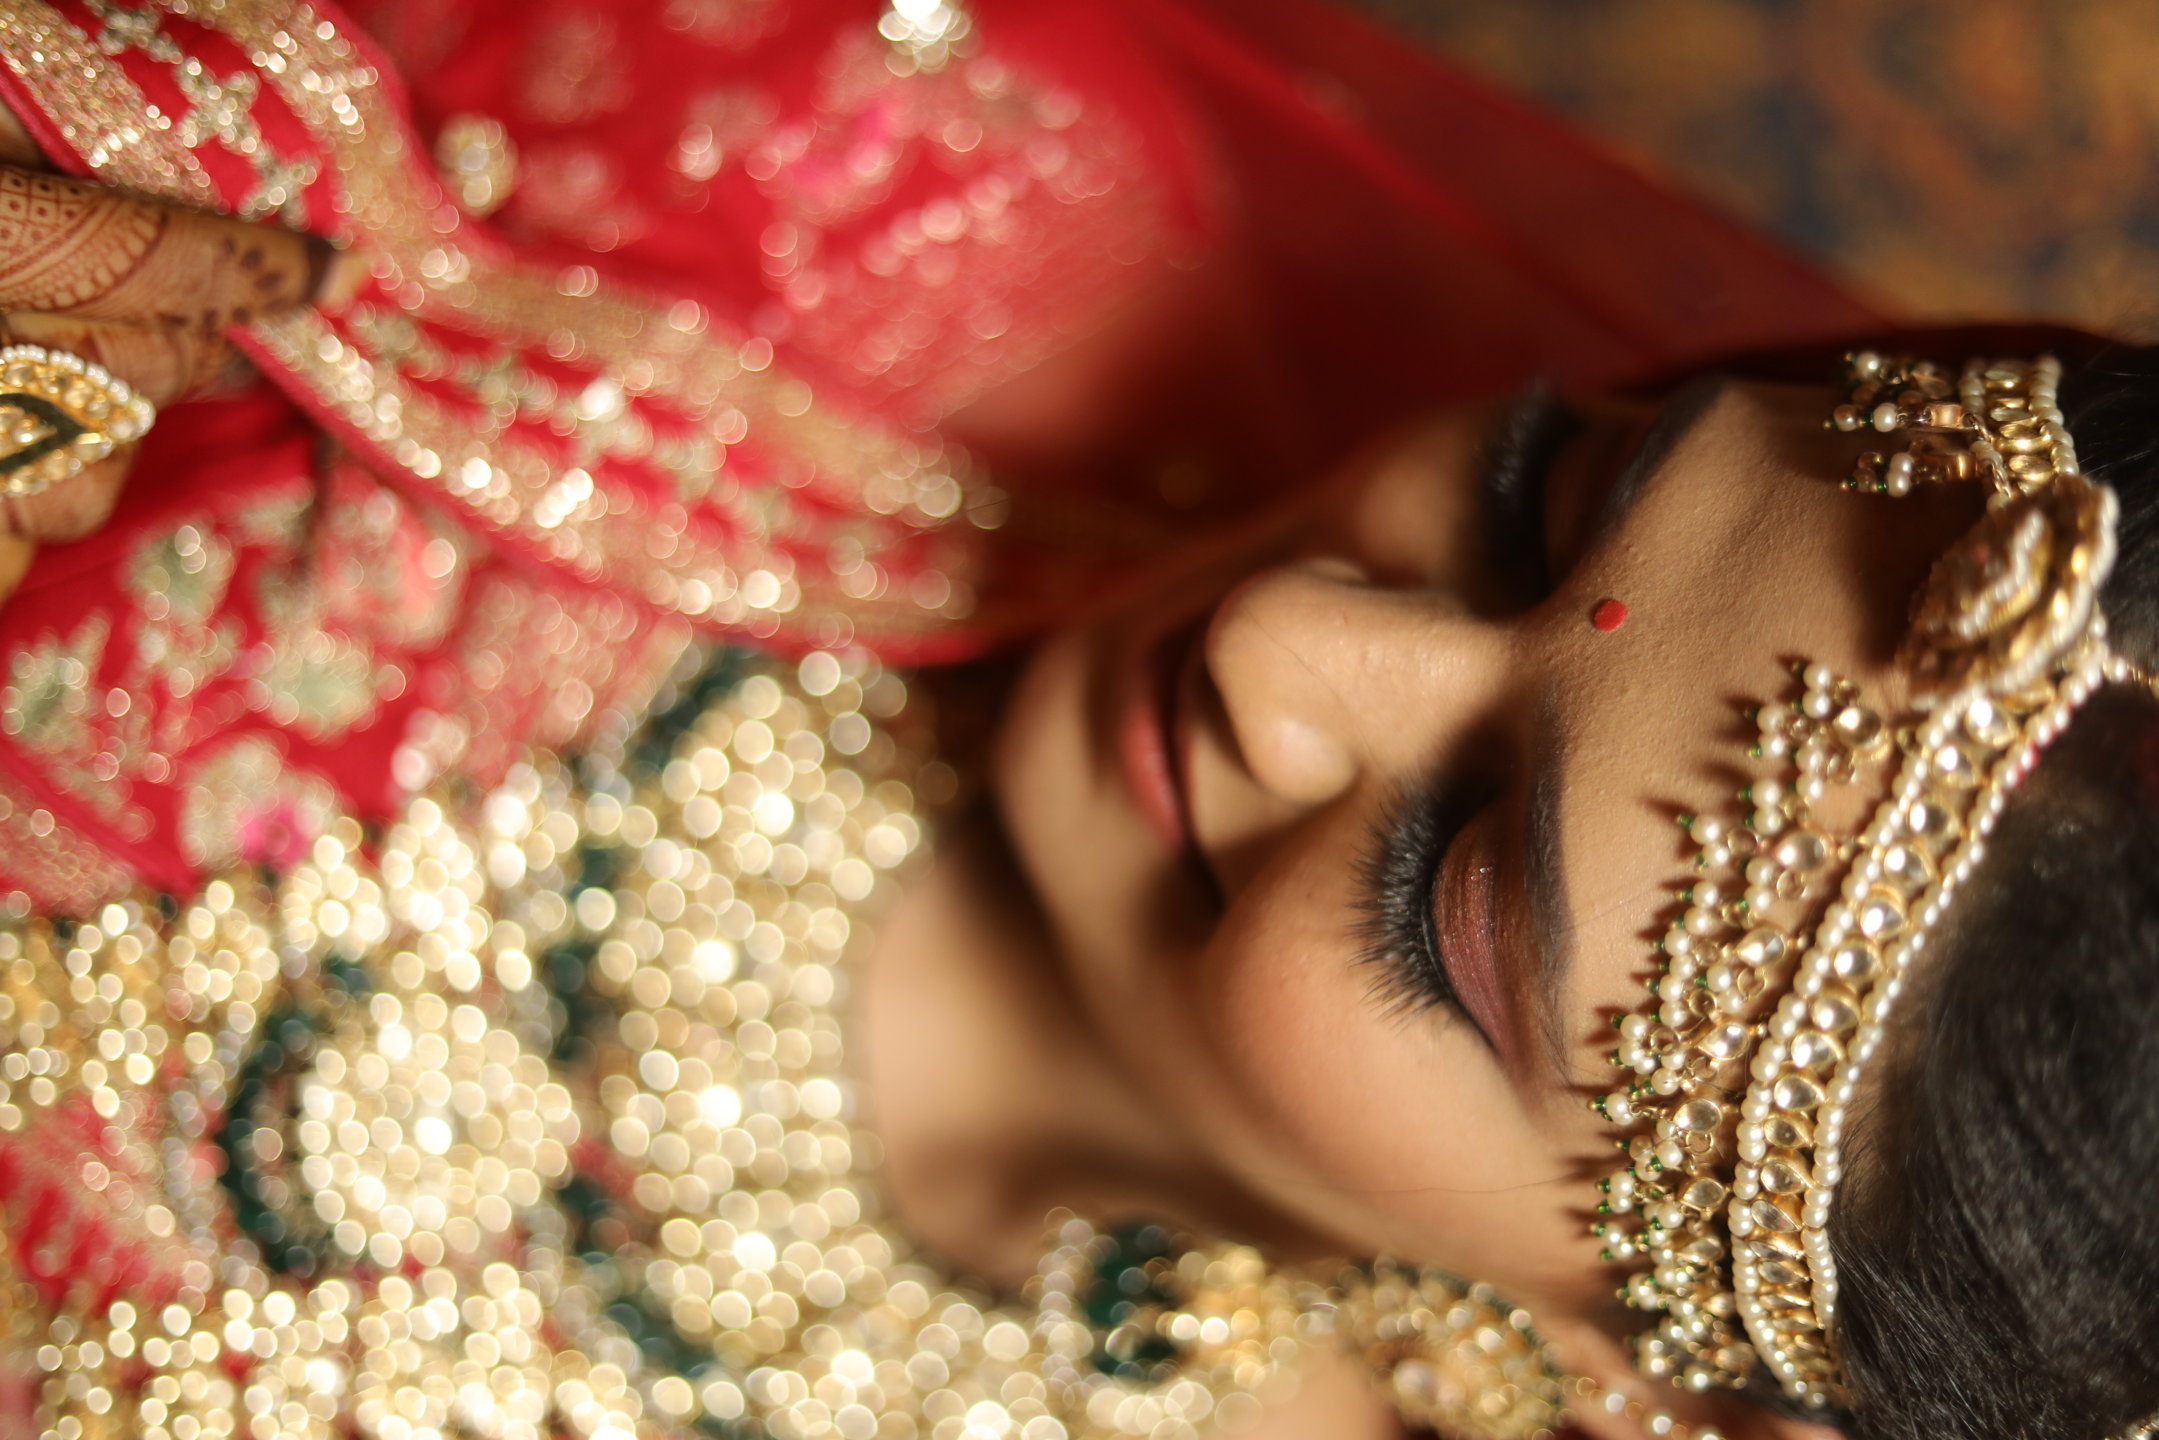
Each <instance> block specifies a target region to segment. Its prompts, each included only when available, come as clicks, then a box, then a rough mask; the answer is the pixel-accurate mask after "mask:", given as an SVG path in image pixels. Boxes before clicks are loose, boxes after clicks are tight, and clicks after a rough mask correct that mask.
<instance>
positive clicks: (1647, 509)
mask: <svg viewBox="0 0 2159 1440" xmlns="http://www.w3.org/2000/svg"><path fill="white" fill-rule="evenodd" d="M1831 403H1832V402H1831V397H1830V396H1829V395H1828V393H1827V391H1826V389H1819V388H1806V389H1799V388H1789V387H1777V386H1761V385H1752V384H1741V383H1736V382H1726V381H1723V380H1721V379H1718V378H1715V377H1710V378H1704V379H1701V380H1697V381H1694V382H1692V383H1690V384H1688V385H1686V386H1683V387H1681V388H1679V389H1678V390H1676V391H1675V392H1673V393H1672V394H1670V395H1668V396H1665V397H1662V398H1660V399H1659V400H1657V401H1654V402H1646V403H1639V404H1637V403H1630V402H1597V403H1594V404H1582V405H1577V406H1573V407H1569V408H1571V409H1572V410H1574V411H1575V412H1577V414H1578V421H1577V422H1576V423H1574V424H1570V423H1569V421H1568V416H1567V411H1566V410H1565V409H1560V408H1557V407H1555V406H1554V405H1552V404H1550V403H1546V402H1540V401H1539V400H1538V399H1537V398H1536V397H1524V398H1523V399H1521V400H1518V401H1516V402H1511V403H1510V404H1507V405H1502V406H1482V407H1476V408H1466V409H1462V410H1458V411H1454V412H1449V413H1447V414H1444V415H1441V416H1438V417H1436V418H1434V419H1433V420H1432V421H1430V422H1429V423H1427V424H1426V425H1424V426H1422V427H1421V428H1419V429H1418V430H1417V431H1416V432H1415V433H1413V434H1410V435H1408V436H1406V437H1402V438H1398V439H1397V440H1396V441H1394V442H1392V443H1391V444H1389V445H1387V446H1383V447H1381V448H1380V449H1378V450H1376V451H1375V452H1373V453H1372V454H1371V455H1370V456H1368V457H1367V458H1366V459H1365V460H1364V461H1361V462H1359V463H1357V464H1354V465H1352V466H1351V467H1349V471H1348V472H1347V473H1345V474H1344V475H1343V476H1342V477H1341V478H1340V479H1339V481H1338V482H1337V483H1335V484H1333V485H1331V486H1330V487H1328V488H1327V489H1326V490H1325V492H1324V493H1323V494H1322V495H1320V496H1318V497H1316V498H1315V500H1314V501H1313V502H1312V503H1310V504H1309V505H1306V506H1305V507H1303V508H1302V509H1301V511H1300V512H1299V513H1297V514H1296V515H1294V516H1290V517H1287V518H1286V519H1285V520H1284V521H1283V522H1282V523H1280V524H1278V525H1276V526H1274V527H1273V528H1272V529H1271V530H1270V532H1269V534H1268V535H1267V537H1266V538H1265V539H1264V540H1262V541H1261V542H1259V544H1258V545H1257V547H1256V549H1257V551H1258V552H1259V553H1260V558H1258V559H1257V560H1255V559H1254V558H1253V556H1254V550H1253V549H1247V550H1245V551H1244V552H1242V553H1241V554H1240V555H1238V556H1232V557H1222V558H1218V559H1216V560H1214V561H1210V562H1208V563H1204V564H1200V565H1196V566H1195V567H1194V569H1193V571H1192V573H1190V574H1188V575H1186V576H1185V577H1183V578H1182V579H1181V580H1180V581H1179V582H1177V583H1176V584H1172V585H1169V586H1166V587H1165V588H1164V589H1163V590H1161V591H1159V592H1157V593H1155V594H1151V595H1149V596H1147V597H1145V598H1144V599H1142V600H1140V601H1138V602H1136V603H1134V604H1132V605H1130V606H1127V607H1125V608H1123V609H1121V610H1119V611H1118V612H1116V613H1114V614H1111V615H1109V616H1108V617H1106V618H1104V619H1102V620H1100V621H1099V622H1098V623H1094V624H1090V625H1088V626H1086V627H1084V628H1080V629H1075V630H1073V631H1070V632H1068V633H1065V634H1062V635H1059V636H1057V637H1056V638H1054V639H1053V640H1052V641H1051V642H1050V643H1049V644H1047V645H1046V646H1045V647H1044V648H1043V649H1042V651H1041V652H1040V654H1039V655H1038V656H1037V657H1036V658H1035V659H1034V660H1033V661H1032V663H1031V664H1030V666H1029V669H1028V672H1027V674H1026V676H1025V678H1024V680H1023V681H1022V683H1021V686H1020V689H1019V693H1018V695H1017V696H1016V698H1015V701H1014V704H1013V706H1012V708H1011V711H1010V715H1009V718H1008V720H1007V722H1006V726H1005V729H1004V731H1003V733H1002V736H1001V738H1000V742H999V746H998V753H997V755H996V759H995V777H994V778H995V783H996V786H997V790H998V794H999V804H1000V808H1001V809H1002V811H1003V814H1004V817H1005V821H1006V824H1007V826H1008V828H1009V831H1010V834H1011V836H1012V838H1013V844H1014V848H1015V850H1016V852H1017V853H1018V856H1019V859H1020V863H1021V866H1022V868H1023V869H1024V871H1025V873H1026V874H1027V876H1028V877H1029V878H1030V880H1031V881H1032V883H1033V885H1034V887H1035V888H1036V890H1037V891H1038V893H1039V897H1040V900H1041V902H1042V905H1043V907H1044V909H1045V911H1046V913H1047V916H1048V921H1049V925H1050V929H1051V931H1052V935H1053V938H1054V940H1055V941H1056V943H1057V945H1058V947H1059V949H1060V951H1061V961H1062V963H1063V964H1064V965H1066V966H1067V967H1069V972H1070V982H1071V985H1072V987H1073V989H1074V990H1075V992H1076V993H1077V994H1078V996H1079V997H1080V1000H1081V1003H1082V1004H1083V1005H1084V1006H1085V1007H1086V1009H1087V1010H1088V1011H1089V1017H1088V1018H1089V1021H1090V1023H1091V1024H1092V1026H1093V1027H1094V1028H1095V1029H1096V1030H1097V1031H1098V1032H1099V1033H1100V1035H1101V1036H1102V1038H1103V1041H1104V1043H1105V1044H1107V1045H1108V1046H1109V1047H1111V1049H1112V1050H1113V1051H1114V1053H1115V1054H1116V1055H1117V1056H1118V1058H1119V1062H1120V1063H1121V1064H1122V1065H1123V1066H1124V1067H1125V1068H1126V1069H1127V1070H1129V1071H1130V1072H1131V1073H1133V1074H1134V1075H1136V1076H1138V1077H1139V1078H1140V1080H1141V1082H1142V1083H1143V1085H1145V1086H1146V1087H1147V1089H1148V1090H1149V1091H1150V1092H1151V1094H1152V1096H1153V1097H1154V1100H1155V1102H1156V1103H1157V1104H1159V1105H1161V1106H1162V1107H1164V1109H1165V1110H1166V1111H1167V1112H1168V1113H1169V1114H1170V1115H1171V1116H1173V1117H1174V1118H1175V1120H1176V1121H1177V1122H1179V1123H1180V1124H1181V1125H1182V1127H1183V1128H1184V1129H1185V1130H1186V1131H1187V1132H1188V1133H1189V1135H1190V1136H1191V1137H1192V1140H1193V1143H1195V1144H1196V1145H1198V1146H1201V1147H1203V1148H1204V1149H1205V1150H1206V1151H1207V1152H1208V1159H1209V1160H1210V1161H1211V1162H1212V1163H1214V1164H1215V1165H1218V1166H1220V1167H1221V1168H1223V1169H1224V1170H1226V1171H1227V1172H1228V1173H1230V1174H1231V1175H1233V1176H1234V1177H1235V1178H1236V1179H1237V1180H1238V1181H1239V1182H1240V1183H1241V1184H1242V1185H1243V1186H1245V1187H1247V1188H1248V1189H1249V1190H1250V1191H1251V1192H1252V1193H1253V1194H1254V1195H1255V1196H1257V1197H1258V1198H1260V1199H1263V1200H1264V1201H1266V1202H1267V1203H1268V1204H1270V1205H1272V1206H1273V1207H1276V1208H1277V1209H1278V1210H1280V1211H1283V1212H1287V1213H1289V1214H1291V1215H1294V1216H1297V1217H1300V1218H1301V1219H1302V1221H1303V1222H1304V1223H1305V1224H1306V1225H1308V1226H1309V1227H1310V1229H1311V1230H1312V1232H1313V1233H1314V1235H1315V1237H1317V1238H1320V1239H1321V1240H1323V1241H1324V1242H1325V1243H1329V1244H1332V1245H1334V1246H1337V1247H1339V1248H1340V1249H1342V1250H1344V1251H1347V1252H1350V1253H1374V1252H1388V1253H1393V1254H1396V1255H1401V1256H1405V1257H1409V1258H1413V1259H1415V1260H1417V1261H1420V1262H1423V1263H1427V1264H1432V1265H1437V1266H1440V1267H1443V1268H1446V1269H1450V1270H1454V1271H1457V1272H1461V1273H1466V1274H1470V1275H1474V1276H1476V1277H1478V1278H1481V1279H1485V1280H1489V1281H1492V1282H1494V1283H1495V1284H1497V1285H1499V1286H1500V1287H1501V1288H1502V1289H1503V1290H1504V1291H1506V1292H1507V1293H1509V1294H1511V1295H1513V1296H1514V1297H1515V1298H1517V1299H1518V1300H1520V1301H1522V1302H1524V1303H1529V1304H1531V1305H1533V1306H1534V1307H1536V1308H1538V1310H1539V1313H1540V1315H1546V1314H1549V1313H1551V1312H1552V1311H1553V1310H1554V1309H1555V1308H1556V1309H1557V1310H1558V1311H1559V1312H1560V1313H1562V1314H1564V1315H1573V1316H1578V1317H1589V1316H1593V1315H1596V1314H1598V1313H1600V1312H1601V1311H1603V1310H1604V1309H1605V1308H1606V1307H1608V1306H1609V1304H1610V1295H1611V1291H1612V1285H1613V1276H1612V1274H1611V1273H1610V1272H1609V1270H1608V1269H1607V1268H1606V1267H1604V1266H1602V1265H1600V1264H1599V1263H1598V1261H1597V1254H1596V1251H1597V1246H1596V1243H1595V1242H1594V1241H1593V1240H1591V1239H1590V1238H1589V1237H1588V1236H1587V1234H1586V1224H1587V1219H1588V1216H1587V1211H1588V1208H1589V1206H1588V1203H1587V1197H1588V1196H1589V1195H1590V1185H1589V1182H1590V1180H1591V1178H1592V1177H1593V1176H1595V1175H1597V1174H1601V1173H1603V1172H1604V1171H1606V1170H1608V1169H1609V1168H1610V1166H1609V1162H1610V1160H1611V1139H1610V1136H1609V1134H1608V1133H1607V1132H1606V1131H1605V1129H1604V1127H1603V1125H1602V1123H1601V1122H1599V1121H1598V1120H1597V1119H1596V1118H1595V1117H1594V1116H1593V1115H1592V1114H1591V1113H1590V1111H1589V1108H1588V1105H1587V1103H1586V1102H1587V1100H1588V1097H1590V1096H1591V1095H1593V1094H1598V1093H1602V1092H1603V1091H1605V1090H1608V1089H1610V1088H1611V1086H1612V1083H1613V1081H1612V1077H1611V1071H1610V1067H1609V1064H1608V1061H1607V1059H1606V1056H1607V1054H1608V1052H1609V1050H1610V1048H1611V1039H1610V1037H1611V1034H1612V1026H1611V1017H1612V1015H1613V1014H1614V1012H1616V1011H1621V1010H1628V1009H1632V1008H1634V1006H1635V1005H1636V1003H1637V1001H1638V1000H1639V998H1640V997H1641V995H1642V987H1641V980H1642V978H1643V977H1644V976H1646V975H1647V974H1648V973H1649V970H1650V965H1649V960H1650V941H1651V939H1652V937H1654V935H1656V934H1657V933H1658V932H1659V931H1660V930H1661V929H1662V928H1663V922H1664V921H1665V920H1666V919H1667V917H1668V915H1669V913H1670V910H1671V908H1672V897H1673V894H1674V892H1675V889H1676V887H1677V886H1678V885H1680V884H1682V883H1684V882H1685V881H1686V880H1687V879H1688V878H1689V876H1690V873H1691V870H1690V864H1689V861H1690V857H1691V849H1690V848H1689V847H1688V846H1687V845H1686V844H1685V843H1684V836H1683V834H1682V833H1681V831H1680V830H1679V828H1678V827H1677V826H1676V824H1675V823H1674V817H1675V816H1676V815H1678V814H1680V813H1682V812H1686V811H1703V812H1708V813H1715V814H1723V813H1726V812H1727V811H1728V810H1729V809H1730V808H1731V802H1732V796H1733V793H1734V791H1735V790H1736V789H1737V788H1738V787H1739V786H1740V785H1741V784H1742V783H1743V782H1744V779H1745V776H1746V773H1747V771H1746V770H1745V768H1744V767H1746V766H1747V765H1748V764H1749V763H1750V762H1748V761H1747V760H1746V759H1745V754H1746V746H1747V743H1748V742H1749V741H1750V740H1751V739H1752V731H1751V727H1749V726H1748V725H1747V724H1746V722H1745V719H1744V716H1743V713H1742V712H1743V709H1744V707H1745V706H1747V705H1749V704H1751V703H1754V702H1757V701H1760V700H1764V699H1769V698H1773V697H1781V696H1783V695H1784V694H1785V693H1787V691H1788V690H1789V689H1790V687H1791V683H1792V682H1791V674H1790V666H1791V664H1792V663H1793V662H1794V661H1796V660H1800V659H1807V660H1819V661H1822V662H1824V663H1827V664H1828V665H1830V666H1832V667H1833V668H1835V669H1837V670H1839V671H1841V672H1842V673H1844V674H1846V675H1848V676H1850V677H1851V678H1853V679H1855V680H1857V681H1859V682H1860V683H1861V684H1862V685H1863V686H1865V687H1866V688H1868V689H1869V690H1870V691H1871V692H1872V693H1874V694H1875V695H1877V696H1880V697H1882V698H1883V699H1884V700H1885V701H1888V702H1892V703H1893V702H1894V700H1895V699H1896V693H1897V692H1896V687H1895V680H1894V676H1893V674H1892V673H1891V672H1890V657H1891V655H1892V654H1893V652H1894V649H1895V647H1896V645H1897V643H1898V641H1899V640H1900V639H1901V638H1902V633H1903V623H1902V622H1903V617H1904V615H1905V613H1906V606H1907V601H1908V597H1909V596H1910V594H1911V592H1912V590H1913V589H1914V587H1915V586H1916V585H1917V583H1918V582H1919V581H1920V579H1921V578H1922V577H1923V576H1924V574H1925V572H1926V568H1927V566H1928V565H1929V564H1930V563H1931V561H1932V560H1933V558H1934V557H1935V556H1936V555H1938V554H1939V553H1940V552H1941V551H1942V549H1943V548H1945V547H1946V546H1947V545H1948V543H1949V542H1950V541H1951V540H1952V539H1953V538H1954V537H1955V536H1956V535H1957V534H1959V533H1961V531H1962V530H1963V529H1964V527H1965V526H1967V525H1968V524H1969V523H1970V521H1971V519H1972V518H1973V516H1974V515H1975V514H1976V511H1977V497H1976V496H1970V495H1964V494H1959V493H1950V492H1937V493H1933V494H1929V495H1922V496H1916V497H1913V498H1912V499H1909V500H1902V501H1897V500H1889V499H1886V498H1882V497H1876V496H1858V495H1853V494H1850V493H1847V492H1844V491H1842V490H1840V489H1839V488H1838V486H1837V484H1836V481H1837V479H1838V477H1840V476H1842V475H1844V474H1847V473H1849V470H1850V467H1851V463H1852V458H1853V455H1854V454H1855V452H1856V451H1857V450H1858V449H1860V448H1862V442H1861V441H1860V440H1859V439H1857V438H1856V437H1850V436H1843V435H1838V434H1835V433H1833V432H1828V431H1825V430H1824V428H1823V427H1822V424H1821V420H1822V417H1823V416H1824V415H1825V414H1826V413H1827V410H1828V407H1829V405H1830V404H1831ZM1606 600H1618V601H1620V602H1622V603H1623V604H1624V605H1625V607H1626V619H1625V621H1624V623H1623V624H1622V625H1620V626H1619V628H1617V629H1616V630H1611V631H1605V630H1601V629H1599V628H1598V627H1597V626H1596V625H1594V624H1593V623H1592V615H1593V614H1594V613H1595V612H1596V611H1597V610H1598V608H1599V606H1600V604H1601V603H1602V602H1604V601H1606Z"/></svg>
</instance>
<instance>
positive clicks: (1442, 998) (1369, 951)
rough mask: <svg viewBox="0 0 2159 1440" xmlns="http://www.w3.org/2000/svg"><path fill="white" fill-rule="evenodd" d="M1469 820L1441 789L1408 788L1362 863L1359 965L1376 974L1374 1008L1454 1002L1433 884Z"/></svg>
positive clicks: (1402, 1010)
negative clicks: (1436, 922) (1438, 930)
mask: <svg viewBox="0 0 2159 1440" xmlns="http://www.w3.org/2000/svg"><path fill="white" fill-rule="evenodd" d="M1468 814H1469V811H1468V809H1467V808H1466V807H1464V806H1462V805H1461V804H1460V802H1459V800H1457V799H1456V798H1454V797H1451V796H1448V795H1447V794H1446V793H1445V791H1444V789H1443V788H1442V787H1441V786H1439V785H1436V784H1427V785H1406V786H1404V787H1403V788H1402V789H1401V790H1400V791H1398V792H1397V793H1396V794H1395V795H1394V797H1393V798H1392V799H1390V800H1389V801H1388V802H1387V804H1386V807H1385V808H1384V809H1382V810H1381V812H1380V814H1379V818H1378V820H1377V821H1376V822H1375V823H1374V825H1373V827H1372V835H1371V838H1370V840H1369V841H1368V843H1367V844H1366V847H1365V853H1364V856H1363V858H1362V859H1361V860H1360V861H1359V862H1358V867H1357V869H1358V887H1357V889H1358V905H1357V908H1358V910H1359V912H1360V915H1359V918H1358V924H1357V936H1358V939H1359V941H1360V954H1359V963H1361V964H1363V965H1367V966H1369V967H1371V969H1372V970H1373V978H1372V998H1373V1001H1374V1003H1376V1004H1378V1005H1379V1006H1380V1008H1381V1009H1382V1010H1384V1011H1385V1012H1386V1013H1387V1014H1389V1015H1413V1014H1418V1013H1420V1012H1422V1011H1425V1010H1429V1009H1432V1008H1433V1007H1435V1006H1439V1005H1450V1004H1453V1003H1454V999H1455V995H1454V984H1453V982H1452V981H1450V980H1449V979H1448V978H1447V969H1446V967H1445V966H1444V965H1442V964H1441V963H1440V959H1439V944H1438V937H1437V935H1436V934H1435V932H1434V927H1433V917H1432V885H1433V882H1434V881H1435V880H1436V879H1437V877H1438V874H1439V862H1440V860H1441V858H1442V857H1443V856H1444V855H1445V854H1446V853H1447V845H1448V842H1450V841H1451V840H1452V839H1453V838H1454V836H1455V834H1456V832H1457V831H1459V830H1460V828H1461V823H1460V822H1461V821H1462V820H1463V819H1465V818H1466V817H1467V815H1468Z"/></svg>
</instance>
